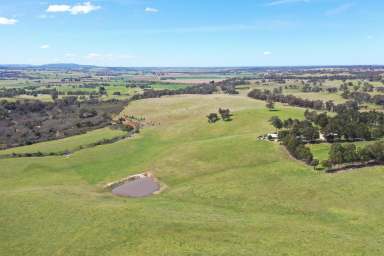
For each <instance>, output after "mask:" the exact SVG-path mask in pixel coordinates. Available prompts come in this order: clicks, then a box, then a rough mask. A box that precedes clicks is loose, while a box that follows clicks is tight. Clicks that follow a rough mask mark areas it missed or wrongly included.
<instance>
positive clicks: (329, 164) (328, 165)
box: [321, 160, 332, 169]
mask: <svg viewBox="0 0 384 256" xmlns="http://www.w3.org/2000/svg"><path fill="white" fill-rule="evenodd" d="M321 166H323V167H324V168H325V169H329V168H332V162H331V161H329V160H323V161H321Z"/></svg>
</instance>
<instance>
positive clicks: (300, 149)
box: [279, 130, 314, 164]
mask: <svg viewBox="0 0 384 256" xmlns="http://www.w3.org/2000/svg"><path fill="white" fill-rule="evenodd" d="M279 139H280V141H281V142H282V143H283V145H284V146H285V147H286V149H287V150H288V151H289V153H290V154H291V155H292V156H293V157H295V158H296V159H299V160H302V161H304V162H305V163H307V164H312V163H313V160H314V159H313V155H312V153H311V150H310V149H309V148H308V147H306V146H305V144H304V142H303V141H302V140H301V139H300V138H299V137H298V136H296V135H295V134H294V133H292V132H291V131H289V130H285V131H282V132H279Z"/></svg>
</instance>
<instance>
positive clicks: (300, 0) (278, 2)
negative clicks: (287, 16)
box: [267, 0, 310, 6]
mask: <svg viewBox="0 0 384 256" xmlns="http://www.w3.org/2000/svg"><path fill="white" fill-rule="evenodd" d="M309 2H310V0H275V1H272V2H269V3H268V4H267V5H269V6H274V5H282V4H292V3H309Z"/></svg>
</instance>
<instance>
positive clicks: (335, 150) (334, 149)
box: [329, 143, 344, 165]
mask: <svg viewBox="0 0 384 256" xmlns="http://www.w3.org/2000/svg"><path fill="white" fill-rule="evenodd" d="M329 161H330V162H331V163H332V164H334V165H335V164H342V163H343V162H344V147H343V145H341V144H340V143H335V144H332V146H331V150H330V151H329Z"/></svg>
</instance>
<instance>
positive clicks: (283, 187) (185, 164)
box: [0, 95, 384, 256]
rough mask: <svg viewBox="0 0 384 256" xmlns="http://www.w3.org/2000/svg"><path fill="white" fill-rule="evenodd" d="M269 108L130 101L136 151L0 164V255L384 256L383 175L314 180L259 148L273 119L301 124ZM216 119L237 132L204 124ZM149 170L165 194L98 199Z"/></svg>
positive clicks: (223, 99) (375, 171) (245, 102)
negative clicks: (136, 120) (220, 114)
mask: <svg viewBox="0 0 384 256" xmlns="http://www.w3.org/2000/svg"><path fill="white" fill-rule="evenodd" d="M276 106H277V109H278V111H268V110H266V108H265V102H261V101H256V100H252V99H250V98H247V97H244V96H225V95H210V96H202V95H198V96H177V97H163V98H160V99H148V100H142V101H135V102H132V103H131V104H130V105H128V106H127V108H126V109H125V110H124V113H126V114H130V115H134V116H143V117H145V120H146V123H147V127H146V128H144V129H143V130H142V131H141V132H140V134H138V135H136V136H135V137H134V138H132V139H128V140H122V141H119V142H117V143H114V144H108V145H103V146H98V147H94V148H89V149H84V150H81V151H78V152H76V153H74V154H73V155H71V157H69V158H68V157H45V158H23V159H2V160H0V196H1V200H0V255H177V256H179V255H383V254H384V247H383V228H384V227H383V214H382V212H383V207H384V199H383V197H382V196H381V195H382V191H383V188H384V186H383V179H384V168H383V167H377V168H370V169H362V170H359V171H354V172H350V173H340V174H334V175H329V174H325V173H319V172H314V171H312V168H310V167H308V166H306V165H304V164H303V163H301V162H298V161H296V160H293V159H292V158H291V157H290V156H289V155H288V154H287V153H286V151H285V150H284V149H283V147H282V146H280V145H279V144H278V143H272V142H266V141H258V140H257V139H256V138H257V136H259V135H261V134H264V133H266V132H269V131H273V130H274V129H273V128H272V127H271V126H270V124H269V123H268V120H269V118H270V117H271V116H273V115H278V116H280V117H281V118H283V119H285V118H288V117H292V118H303V112H304V110H303V109H299V108H293V107H284V106H282V105H279V104H277V105H276ZM220 107H222V108H223V107H224V108H230V109H231V110H232V111H233V113H234V116H233V121H231V122H223V121H219V122H217V123H216V124H212V125H210V124H208V122H207V118H206V115H207V114H209V113H210V112H216V111H217V109H218V108H220ZM82 136H87V135H81V136H79V137H78V138H77V139H75V140H71V139H68V141H64V142H63V143H64V144H65V143H68V144H70V143H73V141H77V140H80V138H81V137H82ZM100 136H102V135H100ZM86 140H87V139H86ZM69 141H71V142H69ZM36 147H38V148H39V150H41V151H44V150H52V149H48V148H49V147H50V145H49V143H43V144H40V145H36ZM58 147H64V148H65V147H70V146H69V145H67V146H65V145H60V146H58ZM147 170H150V171H152V172H153V173H154V174H155V175H156V177H157V178H159V179H160V180H161V182H163V183H165V184H166V185H167V189H166V190H165V191H163V192H162V193H161V194H159V195H155V196H152V197H147V198H141V199H129V198H120V197H116V196H113V195H112V194H111V193H109V192H106V191H103V190H102V186H103V185H104V184H106V183H108V182H111V181H113V180H116V179H120V178H122V177H126V176H128V175H131V174H135V173H141V172H144V171H147Z"/></svg>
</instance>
